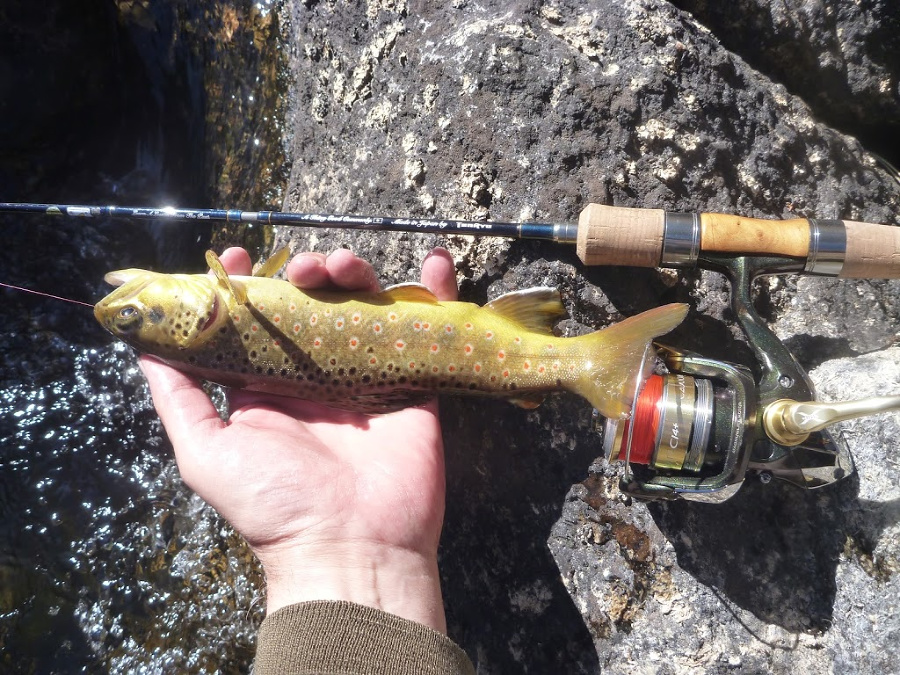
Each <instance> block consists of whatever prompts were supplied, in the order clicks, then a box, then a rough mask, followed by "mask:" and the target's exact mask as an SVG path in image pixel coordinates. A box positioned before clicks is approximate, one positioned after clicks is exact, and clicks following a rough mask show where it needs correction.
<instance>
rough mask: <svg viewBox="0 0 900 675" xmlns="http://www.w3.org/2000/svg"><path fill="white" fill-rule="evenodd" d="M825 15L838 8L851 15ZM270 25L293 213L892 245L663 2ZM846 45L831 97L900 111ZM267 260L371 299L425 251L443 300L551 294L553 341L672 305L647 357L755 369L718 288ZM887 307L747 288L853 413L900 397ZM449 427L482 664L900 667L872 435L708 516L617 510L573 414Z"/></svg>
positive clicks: (553, 252) (665, 276) (528, 264)
mask: <svg viewBox="0 0 900 675" xmlns="http://www.w3.org/2000/svg"><path fill="white" fill-rule="evenodd" d="M697 4H700V3H697ZM731 4H732V3H729V5H731ZM749 4H750V3H738V4H735V5H734V6H735V7H745V6H747V5H749ZM806 4H809V3H806ZM830 4H831V5H835V6H837V7H838V9H839V14H840V15H841V16H843V15H844V14H842V12H843V13H846V12H850V11H851V10H852V9H853V7H854V6H855V5H856V4H857V3H853V2H850V0H846V1H842V2H837V3H830ZM876 4H877V3H876ZM684 6H685V7H687V4H685V5H684ZM879 7H881V5H879ZM885 7H886V5H885ZM694 9H696V7H694ZM882 9H883V8H882ZM733 11H734V12H735V13H737V12H739V11H741V10H739V9H734V10H733ZM746 11H749V10H746ZM823 11H824V10H823ZM873 11H874V10H873ZM884 11H887V10H886V9H885V10H884ZM285 12H286V13H289V15H290V16H289V19H290V22H291V48H292V56H291V69H292V76H293V78H294V91H293V110H292V113H291V118H290V120H289V130H290V133H291V140H290V149H289V155H290V156H291V158H292V161H293V171H292V174H291V179H290V185H289V188H288V196H287V199H286V204H285V207H286V208H287V209H290V210H297V211H306V212H310V211H313V212H334V213H364V214H379V213H383V214H388V215H414V216H430V215H436V216H446V217H462V218H469V219H479V218H483V219H494V220H525V219H536V220H540V221H551V222H571V221H574V220H575V219H576V218H577V216H578V213H579V211H580V210H581V209H582V208H583V207H584V206H586V205H587V204H588V203H590V202H600V203H607V204H616V205H622V206H643V207H656V208H668V209H670V210H681V211H690V210H705V211H725V212H738V213H742V214H745V215H750V216H756V217H769V218H780V217H793V216H796V215H804V216H814V215H816V216H819V217H826V218H829V217H841V218H848V219H854V220H866V221H869V222H883V223H893V224H896V223H897V220H896V218H897V216H896V214H897V213H898V212H900V211H898V207H900V191H898V187H897V184H896V183H895V182H894V181H893V180H892V179H891V177H890V176H889V175H888V174H887V173H885V172H884V171H883V170H882V169H881V168H880V166H879V164H878V163H877V161H876V160H875V158H874V157H873V156H872V155H871V154H869V153H868V152H867V151H866V149H864V148H863V147H862V146H861V144H860V143H859V142H858V141H857V140H855V139H854V138H852V137H849V136H846V135H842V134H841V133H839V132H837V131H835V130H833V129H831V128H829V127H827V126H824V125H822V124H820V123H819V122H817V121H816V118H815V117H814V115H813V113H812V111H811V109H810V107H809V106H808V104H807V102H805V101H804V100H802V99H801V98H798V97H797V96H794V95H792V94H791V93H790V92H789V91H788V89H787V88H786V87H785V86H784V85H783V84H779V83H777V82H775V81H774V80H773V79H772V77H771V75H772V73H774V72H775V71H774V68H772V69H770V70H769V71H768V72H766V71H765V70H755V69H754V68H753V67H751V66H750V65H748V63H747V62H745V61H744V60H743V59H742V58H740V57H739V56H736V55H735V54H734V53H731V52H729V51H728V50H727V49H726V48H725V47H723V44H728V43H727V41H726V40H725V39H724V37H722V38H720V36H719V34H718V32H717V30H718V29H717V27H715V26H713V25H712V24H711V25H710V26H704V25H703V24H702V23H700V21H699V20H698V18H695V16H693V15H691V14H688V13H686V12H683V11H681V10H679V9H677V8H676V7H675V6H673V5H672V4H670V3H667V2H662V1H660V0H623V1H622V2H615V3H590V4H589V5H587V6H585V4H584V3H579V2H574V1H572V0H560V1H558V2H547V3H543V2H539V1H537V0H534V1H529V0H513V1H512V2H509V1H505V2H499V1H498V0H483V1H481V2H474V1H468V0H456V1H454V2H452V3H425V2H407V1H406V0H369V1H368V2H366V3H348V4H343V3H335V2H295V3H292V4H290V5H289V6H288V7H286V9H285ZM696 16H698V17H702V16H706V15H704V14H702V13H701V12H699V11H697V14H696ZM734 17H738V18H740V15H739V14H733V15H732V20H737V19H735V18H734ZM757 23H758V22H757ZM751 25H757V24H751ZM835 35H836V36H837V37H835V39H838V38H839V34H838V33H835ZM751 37H752V36H749V37H748V41H750V38H751ZM770 37H771V36H770ZM720 39H721V41H720ZM805 47H806V48H807V49H808V50H811V51H812V54H813V56H815V55H816V54H820V53H821V54H824V53H825V51H826V50H829V49H831V45H828V44H825V45H819V44H818V42H817V41H815V40H810V41H809V43H808V44H807V45H805ZM857 48H858V49H860V50H862V52H860V53H861V55H860V57H859V60H857V58H856V56H855V54H857V53H858V52H856V51H853V52H847V53H846V54H847V55H846V64H847V66H848V68H849V66H850V65H855V66H859V68H858V69H857V70H854V71H853V73H852V74H851V75H850V76H848V80H847V86H849V87H851V88H852V91H853V92H855V94H856V101H855V107H856V109H857V112H861V111H865V110H867V108H866V104H865V103H864V102H861V101H862V99H864V98H865V97H866V96H869V95H871V101H872V102H873V105H875V101H876V100H882V99H883V98H884V97H883V96H882V98H881V99H879V98H878V97H879V96H881V93H878V92H880V90H879V85H878V84H877V83H876V82H875V81H874V80H875V79H877V78H878V77H882V75H883V76H884V77H888V78H889V80H890V81H889V84H890V87H893V89H891V91H895V90H896V84H897V83H896V75H897V70H896V68H895V67H894V69H893V70H891V69H889V68H887V67H886V66H885V68H887V69H886V70H885V69H882V70H877V69H875V70H872V69H868V70H867V69H866V68H867V66H866V64H867V63H875V62H877V61H878V60H879V59H882V58H883V56H884V54H883V53H882V52H881V51H880V49H881V48H880V47H879V46H878V45H874V46H872V47H871V49H870V50H868V51H866V47H865V45H860V46H858V47H854V49H857ZM817 49H818V50H820V51H816V50H817ZM829 53H830V52H829ZM748 58H749V57H748ZM866 59H869V61H866ZM813 60H814V61H815V58H813ZM755 63H756V64H757V67H759V68H765V67H768V66H767V63H766V62H765V61H758V62H755ZM768 65H771V64H768ZM782 65H785V64H782ZM873 68H874V66H873ZM876 70H877V74H876V72H875V71H876ZM827 72H828V69H827V68H821V69H818V70H816V69H812V70H810V71H809V72H808V73H806V75H807V76H808V77H810V78H816V77H825V76H826V75H827ZM776 74H777V73H776ZM890 78H894V79H890ZM799 93H803V92H802V91H801V92H799ZM857 104H858V105H857ZM895 104H896V97H895V98H894V99H892V100H891V101H888V102H887V103H885V104H884V106H886V107H887V109H890V106H891V105H895ZM878 105H881V104H878ZM879 109H881V108H879ZM874 119H876V120H879V121H883V120H884V117H882V116H880V115H876V116H875V117H874ZM879 123H880V122H879ZM873 150H876V151H877V150H878V148H873ZM279 238H280V239H282V240H287V239H290V241H291V243H292V245H293V246H294V248H295V250H302V249H304V248H305V249H314V250H319V251H326V252H327V251H330V250H332V249H334V248H337V247H341V246H344V247H349V248H351V249H352V250H354V251H355V252H357V253H359V254H361V255H363V256H365V257H367V258H369V259H370V260H372V262H373V263H375V265H376V268H377V269H378V271H379V273H380V274H381V276H382V281H383V282H385V283H396V282H401V281H408V280H412V279H415V278H416V277H417V273H418V268H419V265H420V263H421V261H422V258H423V256H424V255H425V254H426V253H427V251H428V250H429V249H430V248H431V247H432V246H433V245H435V244H441V245H443V246H446V247H447V248H448V249H449V250H450V251H451V252H452V253H453V255H454V257H455V260H456V263H457V270H458V275H459V280H460V282H461V290H462V297H463V298H464V299H466V300H470V301H475V302H478V303H483V302H485V301H486V300H488V299H490V298H492V297H495V296H496V295H498V294H500V293H502V292H505V291H507V290H510V289H513V288H525V287H528V286H533V285H551V286H557V287H559V288H560V290H561V291H562V294H563V298H564V301H565V303H566V305H567V307H568V308H569V310H570V315H571V318H570V319H569V320H568V321H566V322H564V323H563V324H562V325H561V326H560V328H561V330H563V331H564V332H567V333H570V334H574V333H577V332H584V331H586V330H588V329H593V328H598V327H602V326H604V325H607V324H609V323H611V322H613V321H616V320H619V319H621V318H622V317H624V316H627V315H631V314H634V313H636V312H638V311H640V310H643V309H647V308H649V307H652V306H655V305H658V304H660V303H663V302H671V301H687V302H690V303H692V305H693V306H694V308H695V309H694V311H693V312H692V313H691V315H690V317H689V319H688V320H687V322H686V324H685V325H684V326H683V327H682V328H681V329H679V330H678V331H676V333H675V334H674V336H673V337H672V338H670V340H669V341H670V342H674V343H676V344H680V345H681V346H684V347H686V348H689V349H695V350H697V351H700V352H703V353H706V354H708V355H710V356H714V357H717V358H726V359H730V360H733V361H744V362H747V361H748V359H749V358H750V357H749V353H750V352H749V350H748V349H747V347H746V345H745V344H743V342H742V339H741V337H740V334H739V331H738V330H737V329H736V328H735V327H734V325H733V316H732V314H731V311H730V310H729V309H728V307H727V299H728V288H727V284H725V283H723V281H722V280H721V278H720V277H718V276H717V275H715V274H712V273H705V272H703V273H701V272H696V271H689V272H684V273H674V272H661V271H657V270H649V269H629V268H588V267H585V266H584V265H582V264H581V263H580V262H579V261H578V260H577V258H576V257H575V255H574V251H572V250H570V249H569V248H566V247H564V246H559V245H553V244H537V243H533V242H523V241H516V242H508V241H505V240H488V239H472V238H464V237H438V236H415V235H401V234H390V233H374V232H362V233H354V232H350V231H333V230H329V231H305V230H292V231H286V230H285V231H282V232H281V233H280V234H279ZM898 289H900V287H898V285H897V283H896V282H884V281H829V280H810V279H801V280H797V279H796V278H788V279H775V280H771V281H764V282H762V283H760V284H758V289H757V290H758V296H759V297H758V300H759V306H760V308H761V309H763V310H764V313H765V316H766V318H767V319H768V320H770V321H771V322H772V324H773V325H774V327H775V328H776V329H777V331H778V333H779V336H780V337H782V338H783V339H784V340H786V341H787V343H788V344H789V345H790V346H791V347H792V348H793V349H795V350H796V351H797V352H798V355H799V358H800V359H801V362H802V363H804V365H806V366H807V367H815V370H814V372H813V377H814V379H815V380H816V382H817V383H818V384H819V385H820V387H821V392H820V393H821V395H822V397H823V398H825V399H851V398H858V397H861V396H864V395H868V394H869V393H870V392H871V393H897V392H900V382H898V378H897V377H896V372H897V368H898V364H900V358H898V355H897V353H896V350H895V349H890V347H891V345H892V344H893V342H894V340H895V335H896V330H895V326H896V325H897V319H898V312H900V306H898V303H897V300H896V298H897V293H898ZM863 353H865V356H859V355H860V354H863ZM751 365H752V364H751ZM888 369H889V370H888ZM882 373H891V374H882ZM876 374H877V375H876ZM876 381H877V385H876ZM876 389H877V391H876ZM442 417H443V422H444V427H445V431H446V433H445V436H446V444H447V464H448V508H447V518H446V526H445V531H444V537H443V548H442V559H441V568H442V572H443V575H444V590H445V598H446V605H447V612H448V620H449V626H450V632H451V635H452V636H453V637H454V638H455V639H456V640H458V641H459V642H460V644H462V646H463V647H464V648H465V649H466V650H467V651H468V653H469V654H470V655H471V657H472V659H473V660H474V661H475V663H476V664H477V666H478V668H479V672H482V673H501V672H534V673H546V672H566V673H577V672H585V673H593V672H599V671H600V670H603V671H605V672H623V673H634V672H663V673H668V672H688V671H690V672H708V673H717V672H724V671H730V670H742V671H745V672H783V673H786V672H791V671H795V670H798V669H799V670H801V671H804V672H829V671H838V672H889V671H897V670H898V669H900V653H898V649H897V646H896V645H897V644H898V642H897V637H898V632H900V619H898V617H897V608H896V600H895V599H896V597H897V596H898V590H900V581H898V576H897V574H896V571H897V569H898V564H900V563H898V536H900V529H898V525H897V520H898V507H897V504H898V498H900V487H898V485H900V481H898V478H900V476H898V474H900V469H898V465H897V463H896V461H894V460H891V459H890V458H891V453H892V452H893V450H894V448H895V445H896V441H895V439H896V432H897V429H896V427H897V420H896V417H895V416H890V415H889V416H884V417H881V418H871V419H867V420H863V421H858V422H855V423H848V424H847V426H846V433H847V436H848V440H849V442H850V446H851V448H852V450H853V451H854V453H855V455H856V459H857V462H858V465H859V467H860V473H859V475H858V476H855V477H853V478H850V479H848V480H845V481H844V482H843V483H841V484H839V485H837V486H835V487H833V488H830V489H826V490H823V491H818V492H804V491H801V490H799V489H798V488H795V487H792V486H789V485H784V484H779V483H777V482H773V483H771V484H769V485H762V484H760V483H757V482H752V483H749V484H747V485H745V486H744V488H743V489H742V490H741V491H740V492H739V493H738V495H737V496H736V497H734V498H733V499H732V500H731V501H729V502H727V503H725V504H722V505H718V506H714V505H697V504H689V503H675V504H658V505H651V506H647V505H644V504H639V503H636V504H632V505H630V506H626V505H625V504H623V503H622V502H621V501H620V500H618V499H617V487H616V485H617V480H616V477H615V470H614V469H613V468H610V467H607V466H605V465H604V464H603V463H602V462H601V461H600V460H599V459H598V457H599V456H601V455H602V453H601V450H600V436H599V434H598V433H597V432H596V431H594V430H593V429H592V420H591V414H590V410H589V409H587V406H586V405H585V403H584V402H583V401H582V400H580V399H577V398H576V397H574V396H572V397H570V396H560V397H557V398H555V399H553V400H552V401H550V402H548V403H546V404H545V405H544V406H542V407H541V408H538V409H537V410H535V411H531V412H525V411H522V410H520V409H517V408H513V407H511V406H509V405H508V404H505V403H503V402H485V401H477V402H473V401H471V400H464V399H454V400H449V399H448V400H446V401H444V402H443V403H442ZM863 645H865V649H863Z"/></svg>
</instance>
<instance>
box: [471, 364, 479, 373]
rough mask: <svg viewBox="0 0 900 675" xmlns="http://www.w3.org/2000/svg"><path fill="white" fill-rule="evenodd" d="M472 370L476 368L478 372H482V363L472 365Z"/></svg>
mask: <svg viewBox="0 0 900 675" xmlns="http://www.w3.org/2000/svg"><path fill="white" fill-rule="evenodd" d="M472 370H474V371H475V372H476V373H480V372H481V364H480V363H476V364H475V365H474V366H473V367H472Z"/></svg>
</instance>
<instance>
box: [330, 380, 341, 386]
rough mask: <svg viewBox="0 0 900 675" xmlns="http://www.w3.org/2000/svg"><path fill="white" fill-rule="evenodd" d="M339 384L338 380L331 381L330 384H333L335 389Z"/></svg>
mask: <svg viewBox="0 0 900 675" xmlns="http://www.w3.org/2000/svg"><path fill="white" fill-rule="evenodd" d="M340 383H341V381H340V380H337V379H335V380H332V381H331V384H333V385H334V386H335V387H337V386H338V385H340Z"/></svg>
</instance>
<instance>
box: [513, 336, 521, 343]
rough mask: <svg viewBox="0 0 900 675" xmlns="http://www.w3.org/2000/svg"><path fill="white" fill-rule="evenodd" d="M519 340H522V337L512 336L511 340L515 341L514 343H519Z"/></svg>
mask: <svg viewBox="0 0 900 675" xmlns="http://www.w3.org/2000/svg"><path fill="white" fill-rule="evenodd" d="M521 341H522V338H520V337H518V336H516V337H514V338H513V342H515V343H516V344H519V343H520V342H521Z"/></svg>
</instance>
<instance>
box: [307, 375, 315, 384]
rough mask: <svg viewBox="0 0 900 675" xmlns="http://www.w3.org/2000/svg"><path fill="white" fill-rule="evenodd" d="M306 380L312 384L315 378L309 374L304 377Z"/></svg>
mask: <svg viewBox="0 0 900 675" xmlns="http://www.w3.org/2000/svg"><path fill="white" fill-rule="evenodd" d="M306 379H307V380H309V381H310V382H312V381H313V380H315V379H316V376H315V375H313V374H312V373H310V374H309V375H307V376H306Z"/></svg>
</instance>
